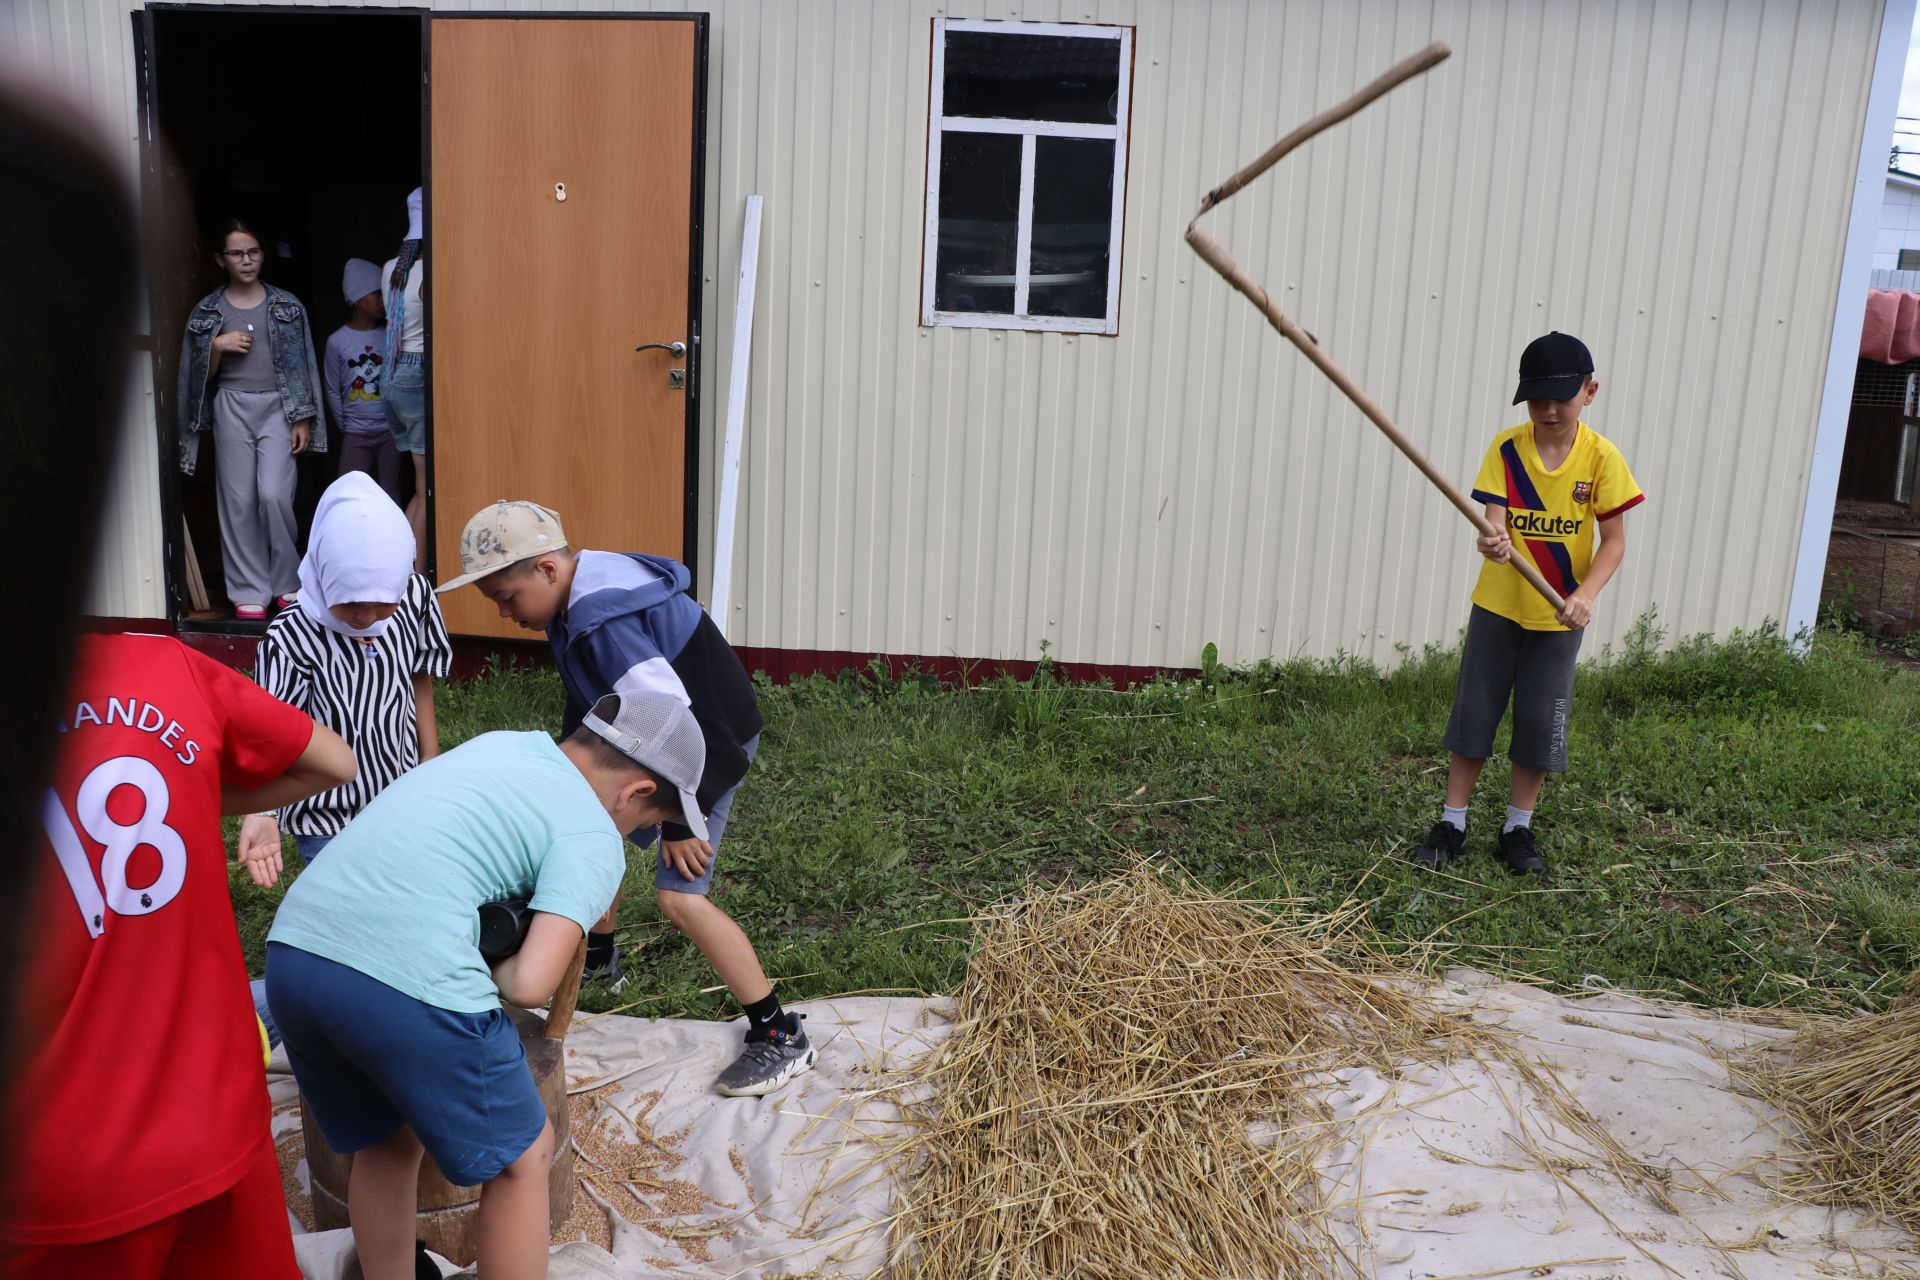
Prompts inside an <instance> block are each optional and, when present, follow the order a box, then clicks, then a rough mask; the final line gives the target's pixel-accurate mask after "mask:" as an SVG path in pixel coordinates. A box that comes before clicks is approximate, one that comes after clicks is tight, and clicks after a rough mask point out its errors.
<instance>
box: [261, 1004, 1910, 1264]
mask: <svg viewBox="0 0 1920 1280" xmlns="http://www.w3.org/2000/svg"><path fill="white" fill-rule="evenodd" d="M1434 996H1435V998H1436V999H1439V1000H1441V1001H1444V1002H1446V1003H1447V1004H1448V1005H1449V1006H1450V1007H1452V1008H1455V1009H1458V1010H1460V1011H1464V1012H1469V1013H1471V1014H1472V1015H1473V1016H1474V1017H1475V1018H1476V1019H1478V1020H1480V1021H1482V1022H1485V1023H1489V1024H1498V1025H1501V1026H1504V1027H1505V1028H1506V1029H1508V1030H1509V1031H1510V1032H1512V1033H1514V1034H1515V1035H1516V1036H1518V1037H1520V1038H1521V1040H1520V1043H1521V1045H1522V1047H1523V1049H1524V1050H1525V1051H1526V1054H1527V1056H1529V1057H1533V1058H1536V1060H1537V1061H1538V1062H1539V1063H1540V1064H1541V1065H1542V1067H1544V1068H1546V1069H1549V1070H1551V1071H1552V1072H1553V1073H1554V1074H1555V1075H1556V1076H1557V1077H1558V1079H1559V1080H1560V1082H1561V1084H1562V1085H1563V1086H1564V1088H1565V1089H1566V1091H1567V1092H1568V1093H1569V1094H1570V1095H1571V1096H1572V1098H1573V1099H1574V1100H1575V1101H1576V1102H1577V1103H1578V1104H1579V1106H1580V1107H1582V1108H1583V1109H1584V1110H1585V1111H1586V1112H1587V1113H1588V1114H1589V1115H1590V1116H1591V1117H1593V1119H1594V1120H1596V1121H1597V1122H1598V1123H1599V1124H1600V1125H1602V1126H1604V1127H1605V1128H1606V1129H1607V1130H1608V1131H1609V1132H1610V1133H1611V1134H1612V1135H1613V1137H1614V1138H1615V1139H1616V1140H1617V1141H1618V1142H1619V1143H1620V1144H1621V1146H1623V1147H1624V1148H1625V1149H1626V1151H1627V1152H1628V1153H1629V1154H1630V1155H1631V1156H1633V1157H1634V1158H1636V1159H1637V1160H1639V1161H1640V1162H1642V1165H1643V1167H1645V1168H1649V1169H1651V1170H1653V1171H1655V1172H1656V1174H1657V1175H1658V1184H1657V1186H1656V1189H1655V1190H1652V1191H1650V1190H1649V1189H1648V1188H1647V1186H1646V1185H1645V1183H1642V1184H1641V1185H1638V1186H1627V1185H1623V1184H1622V1182H1621V1181H1620V1180H1619V1179H1617V1178H1616V1177H1615V1176H1614V1174H1613V1173H1612V1172H1610V1171H1609V1170H1608V1169H1607V1168H1606V1167H1605V1166H1604V1164H1602V1163H1601V1162H1600V1161H1599V1160H1598V1159H1597V1157H1596V1156H1595V1154H1594V1152H1593V1151H1592V1150H1591V1149H1590V1147H1589V1146H1586V1145H1584V1144H1582V1143H1581V1142H1580V1141H1579V1140H1578V1138H1577V1135H1575V1134H1573V1133H1572V1132H1570V1131H1568V1130H1566V1129H1565V1128H1564V1127H1561V1125H1560V1123H1559V1121H1558V1119H1557V1118H1556V1117H1555V1116H1554V1115H1553V1114H1551V1113H1550V1112H1548V1111H1547V1110H1545V1109H1541V1108H1534V1107H1531V1106H1530V1105H1529V1097H1530V1095H1529V1092H1528V1089H1527V1087H1526V1085H1525V1084H1524V1082H1522V1081H1521V1080H1520V1079H1518V1078H1517V1076H1516V1075H1515V1073H1514V1072H1513V1071H1512V1069H1511V1068H1509V1067H1504V1066H1502V1067H1488V1066H1485V1065H1483V1064H1481V1063H1478V1062H1472V1061H1467V1062H1462V1063H1457V1064H1454V1065H1449V1066H1444V1067H1440V1066H1412V1067H1410V1068H1408V1070H1407V1071H1405V1072H1404V1073H1402V1074H1401V1075H1400V1076H1399V1078H1397V1079H1396V1080H1393V1081H1387V1080H1383V1079H1381V1078H1379V1077H1378V1076H1377V1075H1375V1074H1374V1073H1373V1072H1370V1071H1357V1072H1346V1073H1342V1074H1341V1075H1340V1076H1339V1077H1338V1079H1337V1082H1336V1083H1334V1084H1332V1085H1331V1086H1330V1087H1329V1088H1328V1090H1327V1098H1328V1101H1329V1103H1330V1104H1331V1106H1332V1107H1333V1109H1334V1113H1335V1115H1336V1116H1337V1117H1338V1118H1339V1120H1340V1121H1341V1122H1343V1124H1345V1125H1346V1131H1345V1141H1344V1142H1343V1143H1342V1144H1340V1145H1339V1146H1338V1147H1336V1148H1335V1149H1334V1150H1333V1151H1332V1152H1330V1153H1329V1155H1328V1157H1327V1159H1326V1161H1325V1162H1324V1164H1323V1169H1324V1172H1325V1174H1326V1177H1327V1185H1328V1187H1329V1198H1330V1202H1331V1204H1332V1206H1333V1215H1334V1218H1335V1221H1336V1223H1337V1224H1338V1225H1337V1231H1338V1234H1339V1235H1340V1236H1341V1237H1342V1238H1343V1240H1344V1241H1345V1242H1346V1243H1347V1244H1348V1245H1349V1247H1350V1249H1351V1250H1352V1252H1353V1254H1354V1256H1356V1257H1359V1258H1360V1259H1362V1260H1363V1264H1364V1265H1365V1267H1366V1269H1367V1272H1368V1274H1372V1275H1375V1276H1379V1277H1383V1278H1392V1280H1468V1278H1469V1277H1472V1278H1473V1280H1495V1278H1496V1277H1504V1276H1513V1277H1522V1276H1529V1275H1537V1276H1545V1275H1551V1276H1554V1277H1558V1278H1559V1280H1618V1278H1625V1277H1634V1278H1636V1280H1637V1278H1639V1277H1661V1276H1682V1277H1696V1276H1699V1277H1708V1276H1724V1277H1734V1278H1740V1277H1746V1278H1749V1280H1812V1278H1814V1277H1834V1278H1836V1280H1838V1278H1841V1277H1884V1276H1920V1247H1916V1244H1915V1242H1914V1241H1912V1240H1911V1239H1909V1238H1908V1237H1907V1236H1905V1235H1904V1234H1903V1233H1901V1232H1898V1231H1895V1230H1892V1229H1889V1228H1886V1227H1882V1226H1874V1225H1868V1224H1866V1223H1865V1222H1863V1220H1862V1219H1861V1218H1860V1216H1859V1215H1856V1214H1853V1213H1850V1212H1841V1211H1834V1210H1829V1209H1825V1208H1821V1207H1817V1206H1807V1205H1797V1204H1793V1203H1790V1202H1788V1201H1786V1200H1784V1199H1782V1198H1781V1197H1780V1196H1778V1195H1777V1194H1775V1193H1774V1192H1773V1191H1771V1190H1770V1189H1769V1187H1768V1185H1767V1184H1768V1179H1769V1178H1770V1176H1771V1175H1772V1174H1773V1173H1775V1172H1777V1168H1778V1166H1777V1164H1776V1161H1777V1159H1778V1158H1779V1157H1780V1155H1781V1151H1782V1132H1781V1121H1780V1118H1779V1116H1778V1115H1777V1113H1775V1112H1774V1111H1773V1109H1772V1108H1771V1107H1769V1106H1767V1105H1766V1104H1764V1103H1762V1102H1759V1101H1757V1100H1755V1099H1753V1098H1750V1097H1746V1096H1743V1095H1741V1094H1739V1093H1736V1092H1734V1091H1733V1089H1732V1088H1731V1087H1730V1085H1729V1082H1728V1079H1727V1073H1726V1070H1725V1067H1724V1066H1723V1064H1722V1061H1721V1059H1720V1057H1719V1056H1718V1054H1719V1052H1720V1051H1724V1050H1727V1049H1732V1048H1738V1047H1741V1046H1745V1045H1750V1044H1754V1043H1757V1042H1760V1041H1763V1040H1766V1039H1769V1038H1772V1037H1776V1036H1779V1035H1781V1034H1783V1033H1782V1032H1781V1031H1779V1030H1777V1029H1774V1028H1770V1027H1765V1026H1758V1025H1754V1024H1751V1023H1744V1022H1739V1021H1736V1020H1733V1019H1731V1018H1728V1017H1722V1016H1719V1015H1716V1014H1714V1013H1712V1012H1710V1011H1702V1010H1690V1009H1683V1008H1678V1007H1675V1006H1673V1005H1668V1004H1661V1003H1656V1002H1651V1001H1644V1000H1639V999H1635V998H1633V997H1629V996H1625V995H1615V994H1608V993H1603V994H1598V995H1593V996H1588V997H1584V998H1578V999H1574V998H1567V997H1558V996H1554V995H1551V994H1549V993H1546V992H1544V991H1541V990H1539V989H1537V988H1533V987H1528V986H1524V985H1520V984H1517V983H1504V982H1500V981H1497V980H1494V979H1491V978H1487V977H1484V976H1482V975H1478V974H1471V973H1456V974H1453V975H1450V977H1449V980H1448V981H1447V982H1446V983H1443V984H1436V985H1435V987H1434ZM797 1007H798V1008H799V1009H801V1010H802V1011H804V1012H806V1013H807V1014H808V1015H809V1018H808V1022H807V1030H808V1034H809V1035H810V1036H812V1037H813V1039H814V1041H815V1043H816V1044H818V1045H819V1046H820V1051H821V1052H820V1061H819V1064H818V1066H817V1067H816V1069H815V1070H814V1071H812V1072H810V1073H808V1074H806V1075H803V1076H800V1077H799V1078H797V1079H796V1080H795V1081H794V1082H793V1083H792V1084H790V1085H788V1086H787V1087H786V1088H785V1089H783V1090H781V1091H780V1092H778V1093H776V1094H775V1095H773V1096H772V1097H769V1098H762V1099H737V1098H723V1097H720V1096H719V1095H717V1094H715V1093H713V1092H712V1082H713V1078H714V1076H715V1074H716V1073H717V1072H718V1071H719V1070H720V1068H721V1067H723V1066H724V1065H725V1064H726V1063H727V1062H728V1061H729V1060H730V1059H731V1057H732V1056H733V1054H734V1053H735V1052H737V1050H738V1046H739V1037H740V1029H739V1024H733V1025H727V1024H720V1023H702V1022H685V1021H674V1020H666V1019H662V1020H650V1019H642V1018H627V1017H616V1016H606V1017H594V1016H587V1015H583V1016H581V1017H580V1018H578V1019H577V1020H576V1021H575V1023H574V1025H573V1030H572V1033H571V1034H570V1035H569V1037H568V1041H567V1043H568V1049H569V1055H570V1056H569V1059H568V1066H569V1074H570V1079H571V1084H572V1087H573V1088H574V1089H575V1090H577V1091H578V1094H577V1096H578V1097H580V1098H582V1099H585V1100H587V1102H588V1103H589V1105H590V1106H591V1109H592V1111H591V1114H590V1115H589V1116H588V1117H587V1120H588V1126H589V1127H591V1128H595V1129H596V1130H597V1131H598V1132H600V1133H601V1134H612V1135H614V1136H615V1137H616V1138H617V1139H619V1140H621V1141H626V1142H633V1140H635V1139H636V1138H637V1139H638V1141H637V1142H635V1143H634V1145H633V1146H632V1147H631V1148H623V1149H624V1150H631V1151H634V1152H641V1153H645V1158H646V1160H647V1161H648V1162H649V1163H648V1165H647V1169H646V1171H645V1172H643V1173H642V1174H641V1175H640V1182H639V1183H638V1184H635V1190H633V1191H631V1192H630V1191H627V1190H623V1189H622V1188H621V1186H620V1185H619V1184H618V1183H617V1182H614V1181H610V1180H609V1179H608V1178H607V1177H606V1176H601V1177H600V1179H599V1185H600V1186H602V1187H603V1188H606V1189H608V1190H609V1191H611V1192H612V1193H613V1195H612V1199H613V1200H615V1201H616V1202H617V1207H619V1208H620V1209H621V1211H622V1213H623V1214H624V1215H625V1218H630V1219H632V1220H633V1221H627V1220H625V1218H623V1219H621V1220H617V1221H615V1222H614V1223H613V1224H612V1229H611V1240H610V1243H611V1249H610V1250H609V1249H606V1248H603V1247H601V1246H600V1245H598V1244H593V1243H587V1242H574V1243H569V1244H565V1245H561V1246H558V1247H556V1249H555V1252H554V1257H553V1264H552V1275H553V1276H554V1277H555V1280H572V1278H576V1277H578V1278H582V1280H584V1278H586V1277H594V1278H604V1277H617V1278H618V1280H655V1278H660V1280H664V1278H666V1277H673V1278H675V1280H734V1278H735V1277H740V1278H743V1280H744V1278H745V1277H758V1276H783V1275H793V1276H798V1275H803V1274H804V1275H826V1276H831V1275H845V1276H850V1277H851V1276H865V1275H871V1274H873V1273H875V1272H876V1271H879V1270H880V1269H882V1267H883V1266H884V1264H885V1262H886V1256H887V1247H888V1238H887V1224H888V1218H889V1214H890V1213H891V1212H892V1203H891V1200H892V1198H891V1192H890V1180H889V1178H888V1175H887V1174H886V1172H885V1169H884V1167H883V1166H882V1165H881V1164H879V1163H877V1162H876V1160H875V1157H876V1154H877V1151H878V1147H877V1145H876V1142H875V1140H876V1139H882V1138H884V1136H885V1134H886V1132H887V1131H888V1130H889V1128H890V1127H893V1126H896V1125H897V1113H896V1112H895V1111H894V1110H893V1108H892V1106H891V1104H890V1103H888V1102H887V1101H886V1098H885V1096H884V1093H883V1091H882V1089H881V1086H882V1083H883V1080H882V1073H883V1072H884V1071H886V1070H887V1069H898V1068H899V1067H900V1066H902V1065H903V1064H905V1063H907V1062H909V1061H911V1060H912V1059H913V1058H914V1057H916V1056H917V1055H919V1054H922V1053H925V1052H926V1051H927V1050H928V1049H929V1048H930V1047H931V1046H932V1045H933V1044H935V1043H937V1042H938V1040H939V1039H940V1038H941V1037H943V1036H944V1035H945V1033H946V1017H945V1014H944V1011H945V1009H946V1008H947V1004H946V1002H944V1001H940V1000H931V1001H929V1000H918V999H904V998H876V997H855V998H846V999H839V1000H826V1001H819V1002H816V1003H812V1004H807V1005H801V1006H797ZM605 1084H610V1085H611V1087H610V1088H604V1089H602V1088H600V1087H597V1086H598V1085H605ZM273 1088H274V1097H275V1101H276V1104H277V1107H278V1109H277V1110H276V1120H275V1131H276V1134H279V1135H281V1136H282V1138H283V1141H284V1142H288V1143H291V1142H297V1138H295V1137H293V1136H292V1135H297V1134H298V1132H299V1116H298V1110H297V1108H296V1107H291V1106H287V1105H285V1104H290V1103H292V1101H293V1099H294V1097H295V1092H294V1089H293V1085H292V1081H291V1078H290V1077H287V1076H285V1075H284V1073H280V1074H276V1075H275V1076H274V1077H273ZM576 1114H578V1113H576ZM1516 1117H1518V1118H1516ZM895 1131H897V1128H896V1129H895ZM578 1136H579V1134H576V1137H578ZM595 1149H596V1148H594V1147H593V1145H592V1143H591V1142H590V1141H583V1149H582V1153H581V1155H580V1156H579V1159H580V1160H581V1164H580V1171H581V1172H583V1173H586V1172H593V1166H592V1165H591V1164H590V1163H588V1160H589V1153H590V1151H592V1150H595ZM289 1154H292V1153H291V1152H289ZM601 1158H602V1162H603V1163H605V1164H608V1165H612V1166H614V1167H630V1166H629V1165H627V1164H626V1163H625V1162H624V1161H615V1160H612V1159H609V1158H606V1157H605V1153H604V1152H602V1153H601ZM635 1158H636V1159H638V1158H640V1157H638V1156H636V1157H635ZM1549 1166H1550V1168H1549ZM305 1176H306V1173H305V1165H304V1163H294V1164H293V1166H292V1169H291V1173H290V1181H291V1183H292V1185H293V1187H294V1192H295V1194H294V1195H293V1196H292V1201H293V1203H294V1204H295V1207H296V1212H298V1210H299V1208H300V1206H301V1201H302V1197H301V1196H300V1195H299V1194H298V1191H299V1188H300V1187H301V1186H303V1185H304V1179H305ZM594 1212H595V1213H598V1210H597V1209H595V1210H594ZM580 1220H581V1218H580V1217H578V1216H577V1217H576V1219H575V1221H576V1222H579V1221H580ZM600 1235H601V1237H602V1239H606V1238H607V1235H608V1233H607V1232H606V1231H605V1230H602V1231H601V1232H600ZM295 1243H296V1246H297V1247H298V1250H299V1253H300V1258H301V1264H302V1267H303V1269H304V1270H305V1273H306V1275H307V1276H308V1277H309V1278H310V1280H337V1278H338V1277H339V1276H340V1275H341V1274H342V1272H341V1268H342V1267H343V1265H344V1262H345V1259H346V1257H347V1256H348V1255H349V1254H350V1253H351V1239H350V1237H349V1234H348V1233H347V1232H345V1231H334V1232H323V1233H317V1234H306V1235H299V1236H296V1238H295ZM1542 1268H1545V1269H1544V1270H1542ZM449 1270H451V1268H449Z"/></svg>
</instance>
